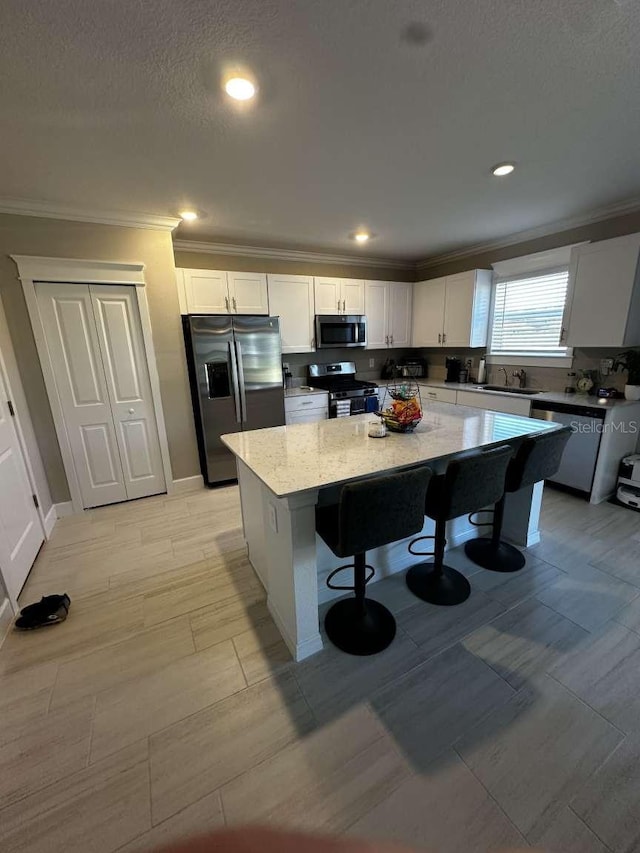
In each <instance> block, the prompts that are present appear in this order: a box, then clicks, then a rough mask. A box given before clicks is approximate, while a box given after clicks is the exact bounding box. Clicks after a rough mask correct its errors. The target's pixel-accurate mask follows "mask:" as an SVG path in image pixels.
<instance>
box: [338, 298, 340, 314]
mask: <svg viewBox="0 0 640 853" xmlns="http://www.w3.org/2000/svg"><path fill="white" fill-rule="evenodd" d="M339 311H340V300H339V299H338V312H339Z"/></svg>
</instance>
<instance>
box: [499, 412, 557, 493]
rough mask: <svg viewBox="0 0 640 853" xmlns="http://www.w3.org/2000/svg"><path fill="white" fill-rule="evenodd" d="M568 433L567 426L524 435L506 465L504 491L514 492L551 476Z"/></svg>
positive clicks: (554, 471) (555, 468) (555, 469)
mask: <svg viewBox="0 0 640 853" xmlns="http://www.w3.org/2000/svg"><path fill="white" fill-rule="evenodd" d="M570 436H571V427H569V426H568V427H563V428H562V429H558V430H552V431H550V432H542V433H540V435H534V436H531V437H530V438H525V440H524V441H523V442H522V444H521V445H520V447H519V448H518V450H517V451H516V454H515V456H514V458H513V460H512V462H511V464H510V465H509V470H508V471H507V491H508V492H517V491H518V489H522V488H523V487H524V486H531V485H533V483H539V482H540V480H546V479H548V478H549V477H552V476H553V475H554V474H555V473H556V471H557V470H558V468H559V467H560V462H561V460H562V454H563V453H564V449H565V447H566V446H567V441H569V438H570Z"/></svg>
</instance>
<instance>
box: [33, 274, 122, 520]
mask: <svg viewBox="0 0 640 853" xmlns="http://www.w3.org/2000/svg"><path fill="white" fill-rule="evenodd" d="M36 294H37V298H38V306H39V309H40V316H41V318H42V324H43V327H44V331H45V336H46V339H47V346H48V348H49V353H50V356H51V363H52V366H53V372H54V376H55V383H56V389H57V392H58V397H59V399H60V404H61V406H62V410H63V413H64V421H65V427H66V431H67V435H68V437H69V444H70V446H71V454H72V456H73V461H74V467H75V469H76V474H77V477H78V482H79V485H80V492H81V495H82V500H83V504H84V506H85V507H92V506H102V505H103V504H109V503H115V502H116V501H124V500H126V499H127V490H126V487H125V483H124V478H123V474H122V464H121V462H120V455H119V452H118V443H117V440H116V434H115V427H114V423H113V417H112V413H111V405H110V401H109V394H108V391H107V383H106V378H105V372H104V367H103V364H102V359H101V355H100V346H99V344H98V335H97V331H96V322H95V318H94V314H93V306H92V303H91V294H90V293H89V287H88V285H84V284H36ZM92 428H93V429H92ZM95 453H102V454H104V459H102V460H99V459H98V458H97V457H96V456H95ZM107 472H108V473H107Z"/></svg>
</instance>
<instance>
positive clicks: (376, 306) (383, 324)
mask: <svg viewBox="0 0 640 853" xmlns="http://www.w3.org/2000/svg"><path fill="white" fill-rule="evenodd" d="M364 313H365V314H366V316H367V349H385V348H386V347H388V346H389V331H388V317H389V287H388V284H387V282H386V281H367V282H365V286H364Z"/></svg>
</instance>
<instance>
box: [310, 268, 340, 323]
mask: <svg viewBox="0 0 640 853" xmlns="http://www.w3.org/2000/svg"><path fill="white" fill-rule="evenodd" d="M340 285H341V282H340V279H339V278H323V277H320V276H316V278H315V281H314V294H315V303H316V314H344V311H343V310H342V292H341V287H340Z"/></svg>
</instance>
